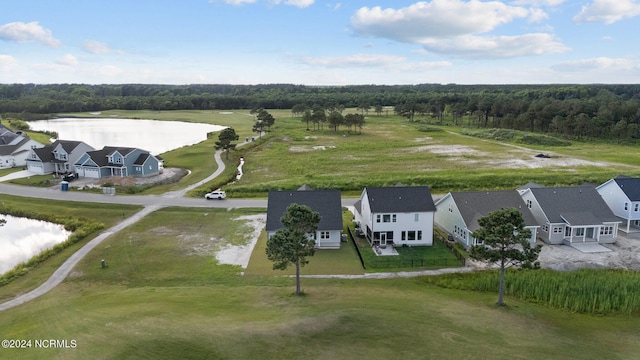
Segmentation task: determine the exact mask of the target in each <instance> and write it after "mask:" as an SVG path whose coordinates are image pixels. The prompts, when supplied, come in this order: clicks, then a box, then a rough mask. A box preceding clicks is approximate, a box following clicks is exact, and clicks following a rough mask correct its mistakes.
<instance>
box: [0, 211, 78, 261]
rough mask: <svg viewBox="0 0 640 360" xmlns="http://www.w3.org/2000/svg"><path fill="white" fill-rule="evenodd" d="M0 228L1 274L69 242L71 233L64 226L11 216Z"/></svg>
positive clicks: (0, 217) (0, 216) (4, 217)
mask: <svg viewBox="0 0 640 360" xmlns="http://www.w3.org/2000/svg"><path fill="white" fill-rule="evenodd" d="M0 219H5V220H6V221H7V223H6V224H4V226H2V227H0V274H4V273H5V272H7V271H9V270H11V269H13V268H14V267H15V266H16V265H18V264H20V263H22V262H25V261H27V260H29V259H31V258H32V257H34V256H36V255H38V254H40V253H41V252H42V251H44V250H46V249H49V248H52V247H53V246H55V245H56V244H59V243H61V242H64V241H65V240H67V238H68V237H69V235H71V232H70V231H66V230H65V229H64V227H63V226H62V225H58V224H53V223H50V222H46V221H41V220H33V219H27V218H21V217H14V216H10V215H0Z"/></svg>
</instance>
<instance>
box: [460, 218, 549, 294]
mask: <svg viewBox="0 0 640 360" xmlns="http://www.w3.org/2000/svg"><path fill="white" fill-rule="evenodd" d="M478 224H479V225H480V229H478V230H476V231H474V232H473V237H474V238H476V239H478V240H481V241H482V242H483V244H482V245H474V246H472V247H471V254H470V256H471V258H472V259H474V260H480V261H484V262H487V263H490V264H495V263H497V264H498V265H499V266H500V285H499V288H498V302H497V304H498V305H500V306H502V305H504V274H505V269H506V268H507V267H511V266H516V267H523V268H538V267H539V266H540V265H539V263H538V262H537V259H538V254H540V249H541V248H542V246H541V245H537V246H535V247H531V244H529V238H530V237H531V231H530V230H529V229H525V227H524V226H525V224H524V220H523V219H522V214H521V213H520V212H519V211H518V210H517V209H514V208H507V209H502V210H497V211H493V212H491V213H489V215H487V216H485V217H483V218H481V219H479V220H478Z"/></svg>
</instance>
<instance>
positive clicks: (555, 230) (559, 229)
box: [553, 226, 562, 234]
mask: <svg viewBox="0 0 640 360" xmlns="http://www.w3.org/2000/svg"><path fill="white" fill-rule="evenodd" d="M553 233H554V234H562V226H554V227H553Z"/></svg>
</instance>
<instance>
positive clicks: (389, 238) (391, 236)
mask: <svg viewBox="0 0 640 360" xmlns="http://www.w3.org/2000/svg"><path fill="white" fill-rule="evenodd" d="M387 240H393V231H387Z"/></svg>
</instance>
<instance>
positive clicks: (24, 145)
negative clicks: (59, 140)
mask: <svg viewBox="0 0 640 360" xmlns="http://www.w3.org/2000/svg"><path fill="white" fill-rule="evenodd" d="M43 146H44V145H43V144H41V143H39V142H37V141H35V140H33V139H31V138H30V137H28V136H25V135H23V134H21V133H14V132H13V131H11V130H10V129H9V128H7V127H5V126H4V125H2V124H0V168H12V167H16V166H25V165H26V164H27V157H28V156H29V153H30V151H31V149H35V148H41V147H43Z"/></svg>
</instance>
